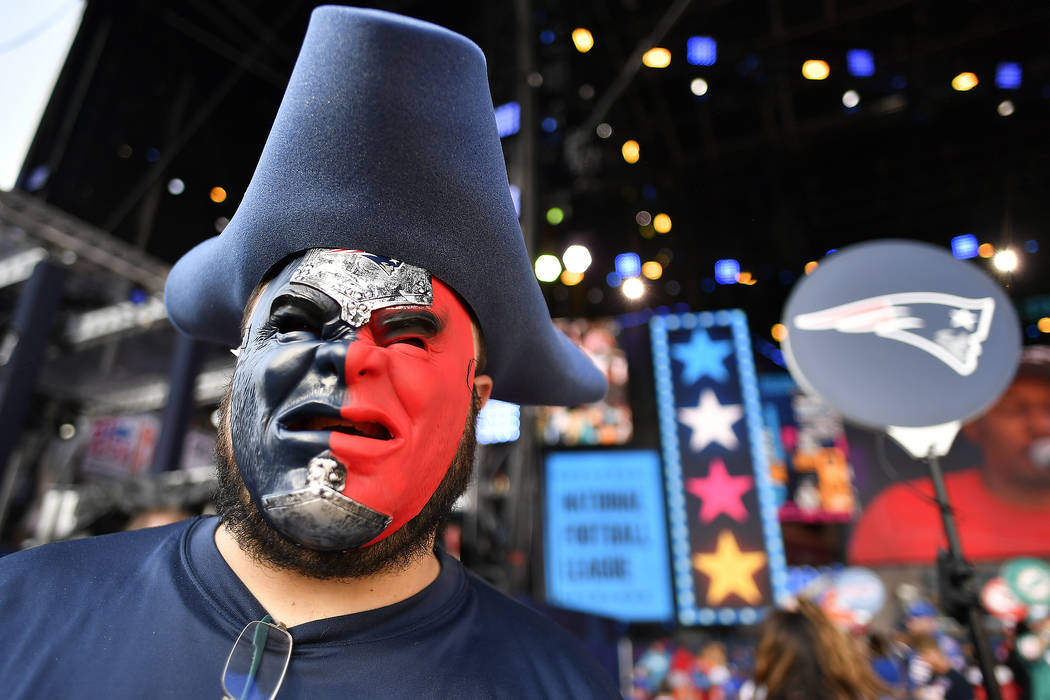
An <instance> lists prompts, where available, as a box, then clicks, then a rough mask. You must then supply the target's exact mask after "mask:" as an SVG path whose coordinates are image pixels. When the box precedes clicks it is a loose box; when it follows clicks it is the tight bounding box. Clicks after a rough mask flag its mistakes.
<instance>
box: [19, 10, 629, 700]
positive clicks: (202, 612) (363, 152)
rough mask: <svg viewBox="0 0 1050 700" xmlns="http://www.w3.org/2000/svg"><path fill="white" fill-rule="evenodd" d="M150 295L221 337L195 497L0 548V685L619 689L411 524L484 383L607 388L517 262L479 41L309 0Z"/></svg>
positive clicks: (588, 694)
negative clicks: (113, 529) (194, 514)
mask: <svg viewBox="0 0 1050 700" xmlns="http://www.w3.org/2000/svg"><path fill="white" fill-rule="evenodd" d="M165 302H166V305H167V309H168V313H169V315H170V317H171V319H172V321H173V322H174V323H175V325H176V326H177V327H178V328H179V329H180V330H181V331H183V332H184V333H187V334H190V335H192V336H195V337H197V338H199V339H204V340H214V341H216V342H222V343H224V344H226V346H227V347H231V348H234V354H235V355H236V356H237V362H236V367H235V369H234V372H233V376H232V379H231V383H230V386H229V388H228V390H227V395H226V398H225V400H224V401H223V403H222V407H221V415H222V419H221V421H220V430H219V439H218V445H217V452H218V478H219V489H218V495H217V496H216V508H217V511H218V517H203V518H194V519H191V520H187V521H184V522H182V523H177V524H173V525H168V526H166V527H159V528H150V529H145V530H138V531H135V532H128V533H120V534H116V535H110V536H105V537H98V538H91V539H84V540H78V541H75V542H60V543H55V544H51V545H45V546H42V547H39V548H36V549H33V550H28V551H24V552H18V553H16V554H12V555H10V556H7V557H4V558H3V559H2V560H0V636H2V638H3V640H4V641H3V642H2V643H0V650H2V653H0V687H2V688H3V696H4V697H5V698H45V697H46V698H97V697H107V698H151V699H160V698H217V697H220V696H221V694H222V693H223V691H225V692H226V694H227V695H228V696H230V697H234V698H245V697H253V698H254V697H272V696H273V693H274V692H276V694H277V697H278V698H311V699H323V698H348V697H349V698H474V697H522V698H541V697H549V698H615V697H619V693H618V692H617V688H616V686H615V685H614V684H613V682H612V680H611V679H610V678H609V676H608V675H607V674H606V673H605V672H604V670H603V669H602V668H601V667H600V666H599V665H598V663H597V662H596V661H595V660H594V659H593V658H592V657H591V656H590V655H589V654H588V653H587V652H586V651H585V650H584V649H583V647H582V646H581V645H580V644H578V643H577V642H576V640H575V639H573V638H572V637H571V636H570V635H569V634H568V633H567V632H566V631H564V630H562V629H561V628H560V627H558V626H556V625H555V624H554V623H552V622H549V621H548V620H547V619H546V618H543V617H541V616H540V615H539V614H537V613H535V612H532V611H531V610H529V609H527V608H525V607H524V606H522V605H520V604H518V603H517V602H515V601H512V600H511V599H510V598H508V597H506V596H504V595H503V594H502V593H499V592H498V591H496V590H495V589H494V588H492V587H490V586H488V585H487V584H486V583H484V582H482V581H481V580H480V579H479V578H477V577H475V576H473V575H471V574H469V573H468V572H466V571H465V570H464V568H463V566H462V565H461V564H460V563H459V561H457V560H456V559H455V558H454V557H452V556H449V555H448V554H447V553H445V552H444V551H442V550H441V549H440V548H435V533H436V531H437V529H438V527H439V525H440V524H441V523H442V522H443V521H444V520H445V519H446V518H447V517H448V515H449V514H450V513H451V510H452V507H453V504H454V503H455V501H456V500H457V498H458V497H459V496H460V494H462V493H463V491H464V490H465V488H466V486H467V484H468V481H469V479H470V475H471V470H472V464H473V459H474V451H475V450H474V447H475V436H474V430H475V418H476V416H477V412H478V410H479V409H480V408H481V406H482V405H483V404H484V403H485V401H486V400H487V399H488V397H489V396H490V395H493V394H494V395H496V396H497V397H499V398H505V399H506V400H508V401H513V402H516V403H533V404H576V403H584V402H587V401H594V400H597V399H598V398H600V397H601V395H602V394H603V393H604V391H605V380H604V378H603V377H602V375H601V373H600V372H598V370H597V368H595V367H594V365H593V364H592V363H591V362H590V361H589V360H588V359H587V358H586V357H585V356H584V355H583V354H582V352H581V351H579V350H578V349H577V348H576V347H575V346H574V345H572V344H571V343H570V342H569V341H568V339H567V338H565V337H564V336H562V335H560V334H559V333H558V332H557V331H556V330H555V329H554V326H553V324H552V322H551V319H550V315H549V312H548V311H547V308H546V306H545V304H544V302H543V297H542V293H541V292H540V290H539V287H538V285H537V283H536V280H535V277H534V276H533V274H532V268H531V265H530V262H529V258H528V255H527V253H526V250H525V247H524V244H523V242H522V237H521V231H520V228H519V226H518V222H517V217H516V215H515V212H514V206H513V202H512V199H511V196H510V191H509V186H508V183H507V174H506V168H505V164H504V162H503V155H502V150H501V146H500V142H499V136H498V133H497V129H496V124H495V118H494V115H493V111H492V98H491V95H490V94H489V89H488V81H487V73H486V68H485V61H484V56H483V55H482V53H481V51H480V49H479V48H478V47H477V46H476V45H474V44H473V43H472V42H470V41H469V40H468V39H466V38H465V37H462V36H460V35H458V34H454V33H453V32H450V31H448V30H447V29H444V28H441V27H438V26H435V25H432V24H429V23H426V22H420V21H418V20H414V19H409V18H406V17H401V16H398V15H393V14H390V13H387V12H381V11H377V10H367V9H360V8H351V7H335V6H327V7H321V8H318V9H316V10H315V11H314V12H313V14H312V16H311V21H310V25H309V28H308V30H307V33H306V38H305V40H304V43H303V47H302V50H301V52H300V54H299V58H298V61H297V63H296V67H295V70H294V71H293V74H292V77H291V79H290V82H289V84H288V88H287V90H286V92H285V97H284V101H283V102H282V104H281V107H280V110H279V112H278V114H277V119H276V121H275V123H274V126H273V129H272V131H271V134H270V138H269V139H268V140H267V143H266V146H265V148H264V149H263V154H262V157H261V160H260V162H259V165H258V167H257V169H256V171H255V175H254V176H253V179H252V181H251V183H250V185H249V187H248V189H247V191H246V192H245V195H244V199H243V200H242V202H241V204H240V206H239V208H238V210H237V213H236V215H235V216H234V218H233V219H232V221H231V222H230V224H229V225H228V226H227V227H226V229H225V230H224V231H223V233H222V234H221V235H219V236H217V237H214V238H211V239H209V240H206V241H204V242H203V243H201V244H200V245H198V246H197V247H195V248H193V249H192V250H191V251H190V252H188V253H187V254H186V255H185V256H184V257H183V258H182V259H181V260H180V261H179V262H178V263H176V265H175V266H174V268H173V269H172V271H171V274H170V275H169V277H168V281H167V286H166V289H165Z"/></svg>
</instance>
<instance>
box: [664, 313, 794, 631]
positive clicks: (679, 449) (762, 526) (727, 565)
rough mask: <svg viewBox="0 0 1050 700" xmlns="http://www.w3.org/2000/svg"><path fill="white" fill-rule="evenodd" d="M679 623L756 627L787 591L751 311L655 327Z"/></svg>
mask: <svg viewBox="0 0 1050 700" xmlns="http://www.w3.org/2000/svg"><path fill="white" fill-rule="evenodd" d="M650 331H651V336H652V344H653V363H654V368H655V378H656V397H657V406H658V412H659V417H660V440H661V444H662V448H663V457H664V474H665V485H666V490H667V507H668V520H669V522H670V527H671V553H672V557H673V563H674V580H675V598H676V601H677V604H678V620H679V621H680V622H681V623H682V624H686V625H695V624H701V625H713V624H721V625H727V624H736V623H744V624H748V623H751V622H754V621H756V620H757V619H758V616H759V611H760V609H761V608H762V607H763V606H766V605H769V604H771V603H773V601H774V600H775V599H778V598H780V597H782V596H783V595H784V593H785V591H786V588H785V587H786V584H787V575H786V572H785V565H784V545H783V541H782V539H781V536H780V523H779V521H778V519H777V503H776V497H775V495H774V493H773V487H772V483H771V479H770V475H769V462H768V458H767V449H766V444H765V435H764V433H763V429H762V406H761V403H760V401H759V395H758V384H757V378H756V376H755V368H754V363H753V360H752V357H751V343H750V340H749V333H748V328H747V320H746V318H745V316H744V313H743V312H742V311H718V312H714V313H710V312H704V313H699V314H679V315H670V316H655V317H653V319H652V320H651V321H650Z"/></svg>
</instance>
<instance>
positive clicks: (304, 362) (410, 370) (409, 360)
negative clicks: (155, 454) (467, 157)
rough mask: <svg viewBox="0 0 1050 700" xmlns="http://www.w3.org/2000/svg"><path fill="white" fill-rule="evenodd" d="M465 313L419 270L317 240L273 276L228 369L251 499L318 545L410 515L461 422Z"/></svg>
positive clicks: (289, 533) (342, 545)
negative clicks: (325, 246)
mask: <svg viewBox="0 0 1050 700" xmlns="http://www.w3.org/2000/svg"><path fill="white" fill-rule="evenodd" d="M473 383H474V338H473V332H472V329H471V321H470V316H469V315H468V313H467V310H466V309H465V308H464V306H463V304H462V303H461V302H460V301H459V299H458V298H456V296H455V295H454V294H453V293H452V291H451V290H450V289H449V288H448V287H446V286H445V285H444V284H442V283H441V282H440V281H438V280H436V279H432V278H431V276H430V274H429V273H428V272H426V271H425V270H423V269H421V268H418V267H414V266H412V265H408V264H407V263H402V262H399V261H397V260H391V259H389V258H384V257H381V256H378V255H372V254H369V253H363V252H360V251H346V250H328V249H313V250H310V251H308V252H307V253H306V254H305V255H304V257H302V258H300V259H298V260H296V261H294V262H292V263H290V264H289V265H288V266H287V267H286V268H285V269H284V270H282V271H281V273H280V274H278V275H277V277H276V278H275V279H274V280H273V281H272V282H271V283H270V284H269V286H268V287H267V288H266V290H265V292H264V293H263V294H262V296H261V297H260V299H259V302H258V304H257V305H256V307H255V310H254V311H253V313H252V315H251V318H250V321H249V327H248V330H247V332H246V334H245V338H244V343H243V347H242V348H241V350H240V353H239V357H238V362H237V369H236V371H235V373H234V379H233V397H232V406H231V413H230V421H231V428H232V433H233V452H234V457H235V458H236V461H237V466H238V468H239V469H240V472H241V475H242V477H243V479H244V482H245V484H246V485H247V487H248V491H249V492H250V494H251V497H252V499H253V500H254V501H255V503H256V504H257V505H258V506H259V509H260V510H261V511H262V513H263V515H264V516H265V517H266V519H267V521H268V522H269V523H270V524H271V525H272V526H273V527H274V528H275V529H277V531H279V532H280V533H281V534H282V535H284V536H285V537H286V538H288V539H289V540H292V541H293V542H296V543H298V544H301V545H303V546H305V547H308V548H310V549H315V550H321V551H327V550H344V549H350V548H354V547H361V546H366V545H369V544H372V543H374V542H377V541H379V540H381V539H383V538H385V537H386V536H388V535H389V534H391V533H393V532H394V531H396V530H397V529H398V528H400V527H401V526H402V525H404V524H405V523H406V522H407V521H408V520H410V519H411V518H413V517H414V516H415V515H416V514H417V513H419V511H420V510H421V509H422V508H423V506H424V505H425V504H426V502H427V501H428V499H429V498H430V496H431V494H433V492H434V490H435V489H436V488H437V486H438V484H439V483H440V482H441V479H442V477H443V476H444V474H445V471H446V469H447V468H448V466H449V463H450V462H451V460H452V458H453V456H454V455H455V453H456V448H457V445H458V443H459V439H460V437H461V436H462V434H463V427H464V424H465V421H466V417H467V414H468V410H469V407H470V401H471V389H472V387H473Z"/></svg>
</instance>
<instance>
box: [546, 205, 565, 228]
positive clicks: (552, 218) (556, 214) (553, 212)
mask: <svg viewBox="0 0 1050 700" xmlns="http://www.w3.org/2000/svg"><path fill="white" fill-rule="evenodd" d="M562 221H565V212H564V211H562V208H561V207H551V208H550V209H548V210H547V223H548V224H550V225H551V226H557V225H558V224H560V223H561V222H562Z"/></svg>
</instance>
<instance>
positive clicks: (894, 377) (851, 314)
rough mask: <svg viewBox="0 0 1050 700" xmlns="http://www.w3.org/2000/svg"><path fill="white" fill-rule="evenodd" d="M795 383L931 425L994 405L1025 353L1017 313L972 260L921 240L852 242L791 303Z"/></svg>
mask: <svg viewBox="0 0 1050 700" xmlns="http://www.w3.org/2000/svg"><path fill="white" fill-rule="evenodd" d="M784 324H785V325H786V326H787V329H788V337H787V339H786V340H785V342H784V350H785V356H786V358H787V361H788V366H789V368H790V369H791V372H792V374H793V375H795V378H796V380H797V381H799V383H800V384H802V385H803V386H805V387H807V388H809V389H811V390H812V391H813V392H815V393H816V394H818V395H820V396H822V397H824V398H825V399H826V400H828V401H829V402H830V403H831V404H832V405H834V406H835V407H836V408H838V409H839V410H840V411H841V412H842V413H843V414H844V415H846V416H847V417H848V418H850V419H852V420H854V421H856V422H858V423H862V424H865V425H869V426H872V427H877V428H882V427H886V426H891V425H896V426H908V427H920V426H932V425H940V424H943V423H948V422H951V421H956V420H965V419H967V418H970V417H972V416H975V415H977V414H979V413H981V412H982V411H983V410H984V409H986V408H987V407H988V406H989V405H990V404H991V403H992V402H993V401H995V399H996V398H998V396H999V395H1000V394H1001V393H1002V391H1003V390H1004V389H1005V388H1006V386H1007V385H1008V384H1009V382H1010V380H1011V378H1012V377H1013V374H1014V372H1015V371H1016V368H1017V361H1018V357H1019V353H1020V328H1019V325H1018V322H1017V315H1016V313H1015V312H1014V310H1013V306H1012V305H1011V303H1010V301H1009V299H1008V298H1007V297H1006V295H1005V294H1004V293H1003V291H1002V289H1001V288H1000V287H999V285H998V284H997V283H996V282H995V281H994V280H993V279H991V278H990V277H989V276H988V275H986V274H985V273H983V272H982V271H980V270H979V269H978V268H977V267H976V266H975V265H973V264H972V263H967V262H962V261H959V260H956V259H955V258H954V257H952V256H951V255H950V254H949V253H948V252H946V251H943V250H941V249H939V248H935V247H933V246H930V245H927V244H924V243H917V242H913V241H876V242H872V243H864V244H861V245H857V246H852V247H850V248H848V249H844V250H842V251H840V252H838V253H836V254H834V255H833V256H831V257H829V258H828V259H827V260H826V261H824V262H822V263H821V265H820V267H819V268H817V270H816V271H814V273H813V274H812V275H810V276H808V277H806V278H805V279H803V280H802V281H801V282H800V283H799V284H798V285H797V286H796V288H795V289H794V290H793V291H792V294H791V297H790V298H789V299H788V303H787V305H786V306H785V309H784Z"/></svg>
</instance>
